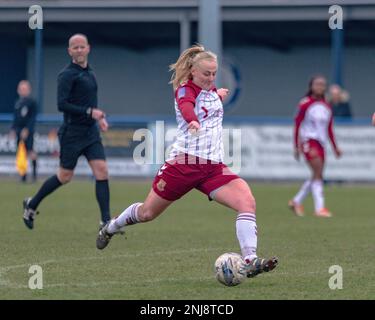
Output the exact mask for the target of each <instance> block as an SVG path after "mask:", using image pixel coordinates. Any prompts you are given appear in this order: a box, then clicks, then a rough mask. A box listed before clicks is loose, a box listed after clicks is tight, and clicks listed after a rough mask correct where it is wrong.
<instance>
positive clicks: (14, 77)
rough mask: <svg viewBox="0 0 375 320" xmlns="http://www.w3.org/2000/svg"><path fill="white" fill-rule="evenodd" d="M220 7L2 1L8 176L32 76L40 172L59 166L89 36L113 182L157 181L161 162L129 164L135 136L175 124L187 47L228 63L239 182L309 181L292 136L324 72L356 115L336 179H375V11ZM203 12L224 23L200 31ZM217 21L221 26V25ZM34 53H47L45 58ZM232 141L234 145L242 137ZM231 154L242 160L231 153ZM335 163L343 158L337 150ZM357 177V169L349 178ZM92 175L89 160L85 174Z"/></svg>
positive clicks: (346, 128) (349, 6) (368, 5)
mask: <svg viewBox="0 0 375 320" xmlns="http://www.w3.org/2000/svg"><path fill="white" fill-rule="evenodd" d="M210 2H211V0H209V1H206V2H204V1H203V2H202V3H201V2H199V1H198V0H195V1H194V0H191V1H177V2H176V1H168V0H160V1H158V0H154V1H151V0H143V1H142V0H141V1H107V2H106V3H105V5H104V4H103V3H102V1H39V2H36V3H34V2H33V3H31V2H30V1H12V2H9V1H0V8H1V10H0V18H1V19H0V21H1V23H0V34H1V36H2V39H3V41H2V44H1V46H3V48H2V50H0V52H1V53H0V57H1V59H0V67H1V70H2V73H1V75H2V76H1V79H0V90H1V95H0V121H1V122H0V130H1V135H0V154H1V156H2V159H3V160H2V165H1V166H0V171H1V173H3V174H8V175H9V174H10V175H13V174H14V173H15V169H14V165H13V163H14V161H13V157H12V156H11V155H12V154H14V152H15V146H14V142H12V141H10V140H9V139H8V136H7V131H8V128H9V123H10V120H11V112H12V109H13V105H14V101H15V99H16V97H17V96H16V90H15V88H16V85H17V83H18V81H19V80H20V79H24V78H26V79H30V81H31V83H32V84H33V87H34V95H35V96H36V97H37V98H38V100H39V116H38V120H39V121H38V125H37V135H36V144H35V147H36V149H37V151H38V152H39V153H40V155H41V157H40V159H41V161H40V173H42V174H43V173H45V174H49V173H51V172H53V171H54V170H55V169H56V167H57V165H58V161H57V157H56V155H57V153H56V150H55V149H56V143H57V140H56V136H55V135H54V132H55V130H56V128H57V127H58V125H59V122H60V121H61V115H60V114H59V113H58V111H57V107H56V76H57V74H58V72H59V71H60V70H61V68H62V67H63V66H64V65H66V64H67V62H68V57H67V53H66V46H67V44H66V42H67V39H68V38H69V36H70V35H72V34H74V33H75V32H82V33H85V34H87V36H88V37H89V39H90V42H91V43H92V52H91V55H90V63H91V64H92V66H93V67H94V69H95V72H96V74H97V78H98V83H99V105H100V106H101V107H102V108H103V109H105V110H106V112H107V114H108V115H109V120H110V124H111V125H112V129H113V130H112V132H110V133H108V134H106V135H105V142H106V146H107V150H109V151H108V156H109V157H110V158H111V159H110V160H111V161H110V173H112V174H113V175H122V176H128V175H134V173H135V172H137V171H138V172H139V174H140V175H145V176H152V175H153V172H154V170H155V168H156V167H157V165H159V164H160V163H161V162H162V161H155V159H154V161H153V162H154V163H155V162H156V163H155V165H153V166H150V165H148V166H147V165H146V167H144V166H143V167H141V166H134V162H133V161H132V160H133V159H132V157H131V155H132V151H133V150H134V147H135V146H136V145H137V143H135V142H134V141H133V142H132V141H131V139H129V137H131V136H132V134H133V133H134V132H135V130H136V129H138V128H148V129H149V130H151V131H152V132H154V127H155V121H157V120H159V121H160V120H164V121H166V125H172V126H173V124H174V114H173V112H174V111H173V92H172V90H171V86H170V85H168V81H169V79H170V73H169V72H168V65H169V64H170V63H171V62H173V61H175V60H176V58H177V56H178V54H179V52H180V51H181V50H183V49H184V48H186V47H188V46H189V45H191V44H193V43H196V42H197V41H200V42H202V43H203V44H206V46H208V47H209V48H210V46H211V49H216V50H219V55H220V56H222V61H221V62H222V63H221V65H222V67H221V70H222V74H221V78H220V79H221V84H222V85H223V86H226V87H228V88H229V89H230V90H231V93H232V94H231V96H230V99H229V102H228V103H227V104H226V105H225V112H226V115H225V125H226V126H227V127H228V130H233V129H234V128H238V129H241V130H242V139H243V140H245V139H247V140H246V141H247V142H248V143H247V144H242V145H243V148H242V149H241V162H242V171H241V172H239V173H241V174H242V175H243V176H245V177H249V178H260V179H288V178H289V179H302V178H304V177H305V175H306V174H307V169H306V168H305V166H304V165H303V164H298V163H296V162H294V160H293V158H292V153H291V152H289V150H291V143H288V140H291V130H289V129H290V128H291V125H292V119H293V116H294V112H295V108H296V105H297V103H298V101H299V99H300V98H301V97H302V96H303V94H304V93H305V91H306V87H307V82H308V80H309V78H310V77H311V76H312V75H313V74H317V73H321V74H324V75H325V76H326V77H327V78H328V79H329V81H330V82H331V83H334V82H336V83H339V84H341V85H343V86H344V88H345V89H346V90H348V91H349V93H350V97H351V105H352V111H353V113H354V119H352V120H351V121H341V120H340V119H337V121H336V123H337V124H338V125H339V126H338V140H339V143H341V144H342V145H343V148H344V149H345V150H346V151H347V152H346V154H347V157H344V158H343V160H340V162H336V163H334V165H333V164H332V162H329V163H328V169H327V174H328V177H329V178H332V179H340V180H345V179H347V180H361V181H363V180H374V179H375V165H374V164H373V161H372V159H373V155H374V154H375V149H374V147H373V144H372V143H371V142H372V141H373V139H374V133H373V131H371V130H368V126H369V124H370V120H369V119H370V115H371V114H372V112H373V106H372V103H370V102H371V101H374V98H375V97H374V90H372V86H373V83H374V81H373V80H374V76H373V70H372V68H370V67H369V66H371V65H373V64H374V63H375V58H374V49H375V40H374V37H373V32H372V28H373V27H374V26H375V22H374V19H375V2H374V1H328V2H327V1H308V0H304V1H287V0H285V1H278V2H277V3H275V2H272V1H271V2H269V1H225V0H223V1H212V3H210ZM203 3H206V4H209V6H211V8H212V6H213V4H216V5H220V10H219V12H218V14H217V15H215V16H212V14H210V13H209V10H210V7H209V6H208V8H206V9H205V8H204V6H203V5H202V4H203ZM32 4H39V5H41V6H42V8H43V29H42V30H38V31H35V30H31V29H29V28H28V24H27V23H26V21H28V19H29V18H30V16H31V14H29V13H28V11H27V9H28V7H29V6H30V5H32ZM333 4H339V5H341V6H342V9H343V12H344V29H343V30H331V29H330V28H329V27H328V20H329V18H330V17H331V16H332V14H330V13H329V11H328V10H329V7H330V5H333ZM25 9H26V10H25ZM204 10H208V11H207V15H210V17H211V19H212V20H214V22H208V23H206V25H204V23H201V24H202V26H203V27H201V29H199V21H206V19H204V18H202V16H204V15H205V14H206V13H204ZM215 19H217V21H215ZM215 23H216V26H217V25H218V26H219V27H218V28H214V26H215ZM203 28H206V29H207V30H208V36H207V35H205V34H204V33H203V32H202V29H203ZM210 28H211V29H210ZM220 30H221V31H222V32H220ZM210 32H211V33H210ZM215 37H216V38H215ZM213 39H214V40H213ZM38 41H40V42H41V43H42V45H41V46H40V47H38V45H37V43H38ZM212 46H214V48H212ZM36 50H40V51H38V52H39V53H38V54H37V55H36ZM220 53H222V54H220ZM275 125H276V127H275ZM340 125H341V127H340ZM270 126H271V127H270ZM277 126H281V128H280V130H281V131H283V132H284V137H282V138H281V139H280V137H278V136H277V135H275V134H277V133H278V132H280V130H279V129H278V128H279V127H277ZM274 129H275V130H274ZM51 130H52V132H51ZM249 130H250V132H249V133H248V131H249ZM48 133H49V134H48ZM244 135H246V136H244ZM266 136H268V139H267V138H266ZM230 137H231V139H232V140H233V133H230ZM249 137H251V139H250V140H249ZM348 137H352V139H347V138H348ZM353 137H354V138H353ZM269 141H273V142H274V144H272V143H271V144H269ZM149 147H150V148H155V145H153V146H151V145H149ZM229 147H230V148H227V149H228V150H229V149H231V151H233V150H232V149H233V146H229ZM57 148H58V145H57ZM275 148H276V149H275ZM250 154H251V155H252V157H251V156H250ZM277 154H278V155H279V156H277ZM44 155H45V156H46V157H44ZM358 155H360V159H358ZM51 156H52V157H51ZM53 156H55V157H53ZM329 158H330V159H333V157H332V153H331V152H329ZM267 160H270V161H267ZM358 161H359V162H360V163H358ZM254 166H255V167H254ZM250 167H252V169H251V168H250ZM285 167H287V168H289V170H288V171H285V170H284V168H285ZM348 168H351V169H353V170H354V172H352V174H350V175H347V169H348ZM88 172H89V170H88V167H87V166H85V164H84V163H82V162H80V165H79V168H78V170H77V173H78V174H86V173H88ZM255 172H256V173H255ZM369 172H370V173H371V174H370V175H369Z"/></svg>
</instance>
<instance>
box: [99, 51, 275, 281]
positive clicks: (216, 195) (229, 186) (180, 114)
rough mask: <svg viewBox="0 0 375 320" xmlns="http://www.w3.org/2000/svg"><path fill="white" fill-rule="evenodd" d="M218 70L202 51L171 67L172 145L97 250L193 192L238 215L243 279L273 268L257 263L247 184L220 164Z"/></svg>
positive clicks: (272, 261)
mask: <svg viewBox="0 0 375 320" xmlns="http://www.w3.org/2000/svg"><path fill="white" fill-rule="evenodd" d="M217 68H218V63H217V57H216V55H215V54H214V53H212V52H210V51H206V50H205V49H204V47H202V46H201V45H196V46H192V47H191V48H188V49H186V50H185V51H184V52H183V53H182V54H181V56H180V57H179V59H178V60H177V62H176V63H174V64H172V65H171V66H170V70H171V71H173V72H174V73H173V76H172V80H171V83H172V84H173V89H174V90H175V111H176V119H177V124H178V133H177V137H176V141H175V143H174V144H173V146H172V148H171V152H170V154H169V158H168V160H167V161H166V162H165V163H164V165H163V166H162V167H161V168H160V169H159V171H158V173H157V174H156V176H155V179H154V181H153V185H152V188H151V191H150V193H149V194H148V196H147V198H146V200H145V201H144V203H134V204H132V205H131V206H129V207H128V208H126V209H125V210H124V211H123V212H122V213H121V214H120V216H118V217H117V218H115V219H112V220H111V221H110V222H109V223H107V224H106V225H105V226H104V227H103V228H102V229H101V230H100V231H99V235H98V237H97V242H96V245H97V248H98V249H103V248H105V247H106V246H107V244H108V243H109V241H110V239H111V237H112V236H113V235H114V234H116V233H120V232H121V228H122V227H124V226H127V225H132V224H136V223H141V222H148V221H151V220H153V219H155V218H156V217H158V216H159V215H160V214H161V213H162V212H163V211H164V210H165V209H166V208H167V207H168V206H169V205H170V204H171V203H172V202H173V201H175V200H177V199H179V198H181V197H182V196H183V195H184V194H186V193H187V192H189V191H190V190H192V189H193V188H196V189H198V190H199V191H201V192H203V193H205V194H206V195H207V196H208V197H209V199H210V200H215V201H217V202H218V203H221V204H223V205H225V206H227V207H229V208H231V209H233V210H234V211H235V212H236V213H237V220H236V233H237V238H238V241H239V243H240V247H241V251H242V255H243V257H244V261H245V264H244V266H243V267H244V268H243V270H244V272H246V274H247V276H248V277H253V276H255V275H257V274H259V273H261V272H263V271H265V272H268V271H271V270H272V269H274V268H275V267H276V265H277V258H275V257H273V258H270V259H263V258H258V257H257V254H256V248H257V226H256V216H255V199H254V197H253V195H252V192H251V190H250V188H249V186H248V184H247V183H246V182H245V181H244V180H243V179H241V178H240V177H238V176H237V175H235V174H233V173H232V172H231V171H230V170H229V168H228V167H227V166H226V165H225V164H223V157H224V150H223V141H222V120H223V104H222V100H223V99H225V98H226V97H227V95H228V90H227V89H223V88H222V89H218V90H217V89H216V88H215V77H216V72H217Z"/></svg>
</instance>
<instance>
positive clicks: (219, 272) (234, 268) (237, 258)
mask: <svg viewBox="0 0 375 320" xmlns="http://www.w3.org/2000/svg"><path fill="white" fill-rule="evenodd" d="M243 264H244V260H243V258H242V256H241V255H239V254H238V253H234V252H227V253H224V254H222V255H221V256H220V257H219V258H217V259H216V261H215V275H216V279H217V280H218V281H219V282H220V283H222V284H224V285H226V286H228V287H233V286H237V285H239V284H240V283H241V282H242V281H244V280H245V279H246V274H245V273H244V272H241V266H243Z"/></svg>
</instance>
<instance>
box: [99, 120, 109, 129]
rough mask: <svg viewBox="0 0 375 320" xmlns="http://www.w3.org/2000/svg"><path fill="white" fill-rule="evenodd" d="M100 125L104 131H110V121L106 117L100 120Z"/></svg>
mask: <svg viewBox="0 0 375 320" xmlns="http://www.w3.org/2000/svg"><path fill="white" fill-rule="evenodd" d="M99 127H100V130H102V131H103V132H106V131H108V122H107V120H106V119H105V118H101V119H100V120H99Z"/></svg>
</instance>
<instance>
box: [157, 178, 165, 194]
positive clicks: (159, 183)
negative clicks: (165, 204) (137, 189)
mask: <svg viewBox="0 0 375 320" xmlns="http://www.w3.org/2000/svg"><path fill="white" fill-rule="evenodd" d="M166 184H167V183H166V182H165V181H164V180H163V179H160V180H159V182H158V183H157V184H156V188H158V190H159V191H160V192H163V191H164V187H165V186H166Z"/></svg>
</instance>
